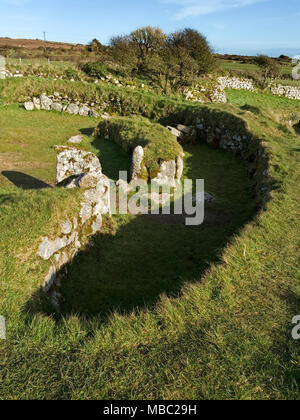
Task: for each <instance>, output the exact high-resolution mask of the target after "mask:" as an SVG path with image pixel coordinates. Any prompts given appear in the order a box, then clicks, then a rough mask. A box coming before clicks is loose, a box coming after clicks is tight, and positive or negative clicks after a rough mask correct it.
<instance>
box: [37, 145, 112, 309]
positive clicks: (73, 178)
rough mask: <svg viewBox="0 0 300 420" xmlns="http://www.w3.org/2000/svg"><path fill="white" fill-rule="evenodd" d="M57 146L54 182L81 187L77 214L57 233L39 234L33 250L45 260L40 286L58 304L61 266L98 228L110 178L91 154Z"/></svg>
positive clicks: (106, 206) (106, 203)
mask: <svg viewBox="0 0 300 420" xmlns="http://www.w3.org/2000/svg"><path fill="white" fill-rule="evenodd" d="M57 149H58V156H57V183H58V184H61V183H65V186H66V187H67V188H80V189H81V192H80V193H81V194H80V203H79V211H78V213H77V215H74V217H73V218H72V219H66V220H64V221H63V222H62V223H61V225H60V231H59V234H58V235H56V236H54V237H44V238H42V240H41V243H40V245H39V250H38V253H37V254H38V256H39V257H40V258H42V259H43V260H45V261H49V270H48V273H47V275H46V277H45V279H44V284H43V290H44V291H45V292H47V293H49V294H50V296H51V301H52V303H53V304H54V305H55V306H56V307H59V300H60V293H59V288H60V285H61V280H62V276H63V268H64V267H66V265H67V264H69V263H70V262H71V261H72V260H73V258H74V257H75V256H76V254H77V252H78V250H79V249H80V248H81V247H82V246H83V245H84V244H85V242H86V239H87V238H88V237H89V236H91V235H96V234H97V233H98V232H100V230H101V227H102V215H103V214H109V213H110V181H109V179H108V178H107V177H106V176H105V175H103V173H102V169H101V165H100V162H99V160H98V158H97V157H96V156H95V155H94V154H92V153H88V152H84V151H82V150H79V149H76V148H74V147H66V146H58V147H57Z"/></svg>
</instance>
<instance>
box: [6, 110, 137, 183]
mask: <svg viewBox="0 0 300 420" xmlns="http://www.w3.org/2000/svg"><path fill="white" fill-rule="evenodd" d="M12 121H13V124H11V122H12ZM0 124H1V127H2V130H1V133H0V153H1V154H0V162H1V173H0V187H10V188H11V187H12V186H13V185H15V186H17V187H20V186H22V188H41V187H43V186H44V187H45V186H47V185H48V186H52V187H53V186H54V184H55V178H56V151H55V148H54V146H55V145H67V144H68V143H67V141H68V139H69V138H70V137H71V136H74V135H77V134H82V136H83V142H82V147H83V148H85V149H86V150H88V151H90V152H94V153H95V152H96V153H98V154H99V157H100V160H101V161H102V162H103V171H104V172H105V173H106V174H107V176H109V177H110V178H111V179H114V180H118V179H119V178H118V175H119V174H118V171H117V170H115V168H118V167H121V168H122V167H123V168H124V170H127V169H128V170H129V168H130V158H129V157H128V156H127V155H126V154H125V153H120V151H119V148H118V146H116V145H114V144H109V142H103V143H102V146H101V151H100V152H99V150H98V148H99V147H98V146H99V140H95V141H94V144H92V143H91V141H90V135H91V133H92V131H93V130H94V128H95V126H96V125H97V120H96V119H91V118H90V117H81V116H70V115H68V114H66V113H64V114H59V113H55V112H47V111H34V112H27V111H25V110H24V109H23V108H21V107H19V106H18V105H10V106H7V107H1V108H0ZM107 162H110V163H109V167H108V165H107ZM111 162H113V164H111ZM25 175H26V177H25Z"/></svg>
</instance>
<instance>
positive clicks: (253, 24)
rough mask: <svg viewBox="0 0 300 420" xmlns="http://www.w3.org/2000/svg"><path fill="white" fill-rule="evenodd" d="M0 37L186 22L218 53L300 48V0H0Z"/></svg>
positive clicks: (106, 33) (63, 37)
mask: <svg viewBox="0 0 300 420" xmlns="http://www.w3.org/2000/svg"><path fill="white" fill-rule="evenodd" d="M0 18H1V20H0V37H10V38H32V39H43V32H44V31H45V32H46V37H47V40H49V41H63V42H72V43H85V44H86V43H88V42H89V41H91V40H92V39H93V38H97V39H99V40H100V41H101V42H102V43H104V44H107V43H108V42H109V40H110V38H111V37H112V36H114V35H118V34H126V33H129V32H131V31H132V30H134V29H136V28H138V27H141V26H147V25H151V26H159V27H161V28H162V29H163V30H164V31H165V32H166V33H170V32H173V31H176V30H179V29H183V28H186V27H191V28H194V29H197V30H199V31H200V32H202V33H203V34H204V35H206V36H207V38H208V40H209V42H210V44H211V46H212V47H213V48H214V50H215V51H216V52H218V53H231V54H234V53H236V54H249V55H254V54H259V53H264V54H269V55H273V56H278V55H280V54H286V55H289V56H294V55H297V54H300V42H299V41H300V39H299V38H300V33H299V31H298V28H299V20H300V2H299V0H88V1H82V0H50V1H48V2H46V1H44V0H0Z"/></svg>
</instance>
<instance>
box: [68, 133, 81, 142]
mask: <svg viewBox="0 0 300 420" xmlns="http://www.w3.org/2000/svg"><path fill="white" fill-rule="evenodd" d="M82 140H83V137H82V136H81V135H80V134H79V135H78V136H73V137H71V138H70V139H69V140H68V143H73V144H80V143H81V142H82Z"/></svg>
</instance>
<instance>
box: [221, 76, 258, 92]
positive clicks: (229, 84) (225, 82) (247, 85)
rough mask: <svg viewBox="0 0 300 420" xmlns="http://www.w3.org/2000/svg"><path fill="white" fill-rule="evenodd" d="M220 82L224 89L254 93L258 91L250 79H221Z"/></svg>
mask: <svg viewBox="0 0 300 420" xmlns="http://www.w3.org/2000/svg"><path fill="white" fill-rule="evenodd" d="M218 81H219V83H220V85H221V86H222V88H223V89H225V88H228V89H237V90H249V91H251V92H254V91H255V90H256V89H255V87H254V84H253V82H252V80H250V79H239V78H237V77H227V76H225V77H219V78H218Z"/></svg>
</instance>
